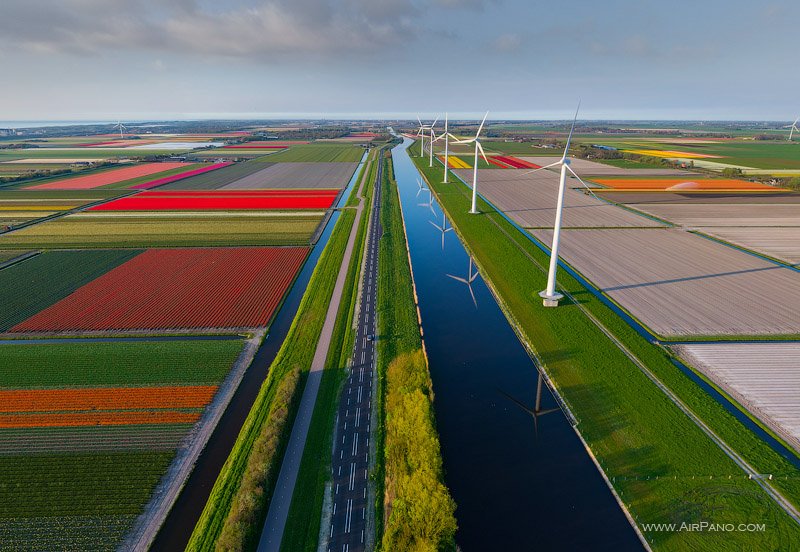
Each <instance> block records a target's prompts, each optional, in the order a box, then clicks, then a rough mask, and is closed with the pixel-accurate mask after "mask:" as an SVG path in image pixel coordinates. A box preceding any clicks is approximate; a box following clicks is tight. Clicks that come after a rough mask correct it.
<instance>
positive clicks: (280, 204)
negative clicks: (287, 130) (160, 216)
mask: <svg viewBox="0 0 800 552" xmlns="http://www.w3.org/2000/svg"><path fill="white" fill-rule="evenodd" d="M338 195H339V190H288V189H287V190H256V191H239V190H236V191H209V192H196V191H188V192H178V191H175V192H161V191H157V192H146V193H142V194H137V195H134V196H128V197H124V198H121V199H117V200H114V201H111V202H108V203H103V204H101V205H96V206H94V207H91V208H90V209H88V210H89V211H201V210H203V211H206V210H211V211H236V210H250V211H256V210H307V209H312V210H319V209H329V208H330V207H331V205H333V201H334V200H335V199H336V196H338Z"/></svg>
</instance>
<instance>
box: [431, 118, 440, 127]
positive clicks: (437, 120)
mask: <svg viewBox="0 0 800 552" xmlns="http://www.w3.org/2000/svg"><path fill="white" fill-rule="evenodd" d="M437 122H439V116H438V115H437V116H436V118H435V119H434V120H433V122H432V123H431V128H433V127H435V126H436V123H437Z"/></svg>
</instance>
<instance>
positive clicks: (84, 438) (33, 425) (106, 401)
mask: <svg viewBox="0 0 800 552" xmlns="http://www.w3.org/2000/svg"><path fill="white" fill-rule="evenodd" d="M241 349H242V341H241V340H228V341H144V340H143V341H138V342H127V343H120V342H117V343H113V342H105V343H89V342H80V341H75V342H73V343H54V344H25V345H23V344H3V345H0V364H2V366H3V371H2V374H0V396H1V397H2V398H3V405H4V406H3V407H2V412H0V540H1V541H2V543H3V546H4V547H8V548H9V549H59V550H78V549H81V550H87V549H115V548H117V547H118V546H119V545H120V544H121V542H122V539H123V537H124V535H125V533H126V532H127V531H129V530H130V529H131V527H132V526H133V523H134V521H135V520H136V518H137V517H138V516H139V514H141V513H142V512H143V510H144V507H145V504H147V502H148V501H149V500H150V499H151V495H152V492H153V490H154V488H155V486H156V484H157V483H158V482H159V480H160V479H161V477H162V476H163V475H164V473H165V472H166V471H167V468H168V466H169V465H170V463H171V462H172V461H173V458H174V457H175V452H176V450H177V448H178V447H179V446H180V445H181V444H182V443H184V442H186V440H187V439H191V438H192V437H191V435H192V433H191V430H192V428H193V426H194V425H195V424H194V422H193V420H197V419H199V417H200V415H201V414H202V412H203V410H204V409H205V407H206V405H207V404H208V403H209V401H210V400H212V398H213V396H214V393H215V391H216V388H217V386H218V385H219V383H220V382H221V381H222V380H223V378H224V377H225V376H226V375H227V373H228V371H229V369H230V367H231V366H232V364H233V363H234V361H235V360H236V358H237V357H238V355H239V353H240V351H241ZM31 366H35V367H36V370H31ZM33 408H36V411H33Z"/></svg>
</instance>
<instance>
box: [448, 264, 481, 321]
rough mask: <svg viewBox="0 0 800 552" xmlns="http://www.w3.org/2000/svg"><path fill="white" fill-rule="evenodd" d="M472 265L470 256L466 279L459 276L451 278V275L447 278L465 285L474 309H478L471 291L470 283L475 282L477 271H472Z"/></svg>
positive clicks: (473, 293)
mask: <svg viewBox="0 0 800 552" xmlns="http://www.w3.org/2000/svg"><path fill="white" fill-rule="evenodd" d="M474 266H475V265H474V263H473V262H472V256H471V255H470V257H469V271H468V272H467V277H466V278H462V277H460V276H453V275H452V274H448V275H447V276H448V277H450V278H452V279H453V280H455V281H457V282H461V283H462V284H466V286H467V288H468V289H469V294H470V295H471V296H472V302H473V303H474V304H475V308H476V309H477V308H478V301H477V299H475V292H474V291H473V290H472V282H474V281H475V278H477V277H478V271H477V270H475V272H473V271H472V269H473V268H474Z"/></svg>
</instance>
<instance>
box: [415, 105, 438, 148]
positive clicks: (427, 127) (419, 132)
mask: <svg viewBox="0 0 800 552" xmlns="http://www.w3.org/2000/svg"><path fill="white" fill-rule="evenodd" d="M438 120H439V117H436V118H435V119H434V120H433V122H432V123H431V124H429V125H423V124H422V121H421V120H420V118H419V115H417V122H418V123H419V128H418V129H417V136H419V137H420V138H421V141H420V143H419V156H420V157H423V156H424V155H425V131H426V130H429V131H430V132H431V134H433V125H435V124H436V122H437V121H438ZM431 147H433V146H431Z"/></svg>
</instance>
